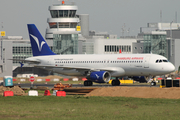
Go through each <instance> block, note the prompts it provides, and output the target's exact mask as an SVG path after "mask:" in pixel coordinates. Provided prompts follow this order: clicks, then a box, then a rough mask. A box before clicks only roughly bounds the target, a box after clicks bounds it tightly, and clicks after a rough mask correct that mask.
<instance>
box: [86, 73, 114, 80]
mask: <svg viewBox="0 0 180 120" xmlns="http://www.w3.org/2000/svg"><path fill="white" fill-rule="evenodd" d="M89 78H90V80H91V81H93V82H96V83H107V82H109V80H110V79H111V74H110V73H109V72H107V71H95V72H91V73H90V76H89Z"/></svg>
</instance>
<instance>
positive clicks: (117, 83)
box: [111, 78, 120, 86]
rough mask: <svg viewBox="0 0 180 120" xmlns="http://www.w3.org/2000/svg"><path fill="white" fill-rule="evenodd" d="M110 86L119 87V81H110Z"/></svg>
mask: <svg viewBox="0 0 180 120" xmlns="http://www.w3.org/2000/svg"><path fill="white" fill-rule="evenodd" d="M111 84H112V86H119V85H120V81H119V79H118V78H116V79H113V80H112V83H111Z"/></svg>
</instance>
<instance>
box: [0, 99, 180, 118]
mask: <svg viewBox="0 0 180 120" xmlns="http://www.w3.org/2000/svg"><path fill="white" fill-rule="evenodd" d="M0 103H1V104H0V119H22V120H24V119H26V120H32V119H43V120H44V119H46V120H47V119H53V120H54V119H63V120H69V119H73V120H94V119H95V120H116V119H117V120H120V119H122V120H129V119H133V120H134V119H136V120H160V119H161V120H170V119H171V120H176V119H177V120H178V119H179V115H180V107H179V106H180V100H172V99H142V98H124V97H83V96H67V97H56V96H39V97H29V96H14V97H0Z"/></svg>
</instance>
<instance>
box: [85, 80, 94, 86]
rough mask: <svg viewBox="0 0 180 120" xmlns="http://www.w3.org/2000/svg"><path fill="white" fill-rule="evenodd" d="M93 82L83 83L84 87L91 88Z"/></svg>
mask: <svg viewBox="0 0 180 120" xmlns="http://www.w3.org/2000/svg"><path fill="white" fill-rule="evenodd" d="M92 85H93V82H92V81H84V86H92Z"/></svg>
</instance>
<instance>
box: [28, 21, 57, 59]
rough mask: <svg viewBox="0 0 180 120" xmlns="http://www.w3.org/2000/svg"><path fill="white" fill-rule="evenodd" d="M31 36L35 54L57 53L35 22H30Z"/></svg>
mask: <svg viewBox="0 0 180 120" xmlns="http://www.w3.org/2000/svg"><path fill="white" fill-rule="evenodd" d="M27 26H28V31H29V38H30V41H31V48H32V52H33V56H45V55H56V54H55V53H54V52H52V51H51V49H50V48H49V46H48V44H47V43H46V41H45V40H44V38H43V37H42V35H41V33H40V32H39V30H38V29H37V27H36V26H35V25H34V24H28V25H27Z"/></svg>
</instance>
